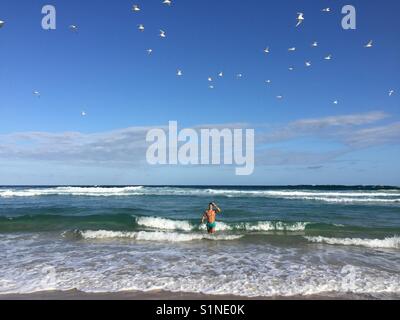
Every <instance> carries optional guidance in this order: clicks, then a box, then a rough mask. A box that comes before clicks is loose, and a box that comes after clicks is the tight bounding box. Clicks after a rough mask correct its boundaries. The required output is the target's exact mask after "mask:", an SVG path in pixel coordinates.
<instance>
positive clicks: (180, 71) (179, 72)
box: [176, 69, 183, 77]
mask: <svg viewBox="0 0 400 320" xmlns="http://www.w3.org/2000/svg"><path fill="white" fill-rule="evenodd" d="M176 75H177V76H178V77H181V76H182V75H183V72H182V70H180V69H178V70H177V71H176Z"/></svg>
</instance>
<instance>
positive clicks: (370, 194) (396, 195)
mask: <svg viewBox="0 0 400 320" xmlns="http://www.w3.org/2000/svg"><path fill="white" fill-rule="evenodd" d="M47 195H72V196H103V197H106V196H141V195H163V196H174V195H176V196H207V197H209V196H210V195H216V196H225V197H266V198H283V199H289V200H314V201H324V202H337V203H340V202H344V203H346V202H347V203H351V202H359V203H368V202H377V203H395V202H400V192H399V191H397V190H388V191H384V190H376V191H360V192H357V191H354V190H353V191H340V192H338V191H313V190H284V189H283V190H236V189H212V188H209V189H203V188H179V187H143V186H135V187H109V188H107V187H54V188H26V189H22V188H12V189H0V197H35V196H47Z"/></svg>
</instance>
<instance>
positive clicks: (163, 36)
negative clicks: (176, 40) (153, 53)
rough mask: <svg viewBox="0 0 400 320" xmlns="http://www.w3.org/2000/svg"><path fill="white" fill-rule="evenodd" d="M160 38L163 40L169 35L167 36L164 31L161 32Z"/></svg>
mask: <svg viewBox="0 0 400 320" xmlns="http://www.w3.org/2000/svg"><path fill="white" fill-rule="evenodd" d="M160 37H161V38H166V37H167V35H166V33H165V31H164V30H160Z"/></svg>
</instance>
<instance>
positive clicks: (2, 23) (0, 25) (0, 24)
mask: <svg viewBox="0 0 400 320" xmlns="http://www.w3.org/2000/svg"><path fill="white" fill-rule="evenodd" d="M4 23H5V22H4V21H2V20H0V28H2V27H3V26H4Z"/></svg>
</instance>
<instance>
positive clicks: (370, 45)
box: [364, 40, 373, 48]
mask: <svg viewBox="0 0 400 320" xmlns="http://www.w3.org/2000/svg"><path fill="white" fill-rule="evenodd" d="M372 45H373V41H372V40H370V41H369V42H368V43H367V44H366V45H365V46H364V48H372Z"/></svg>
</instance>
